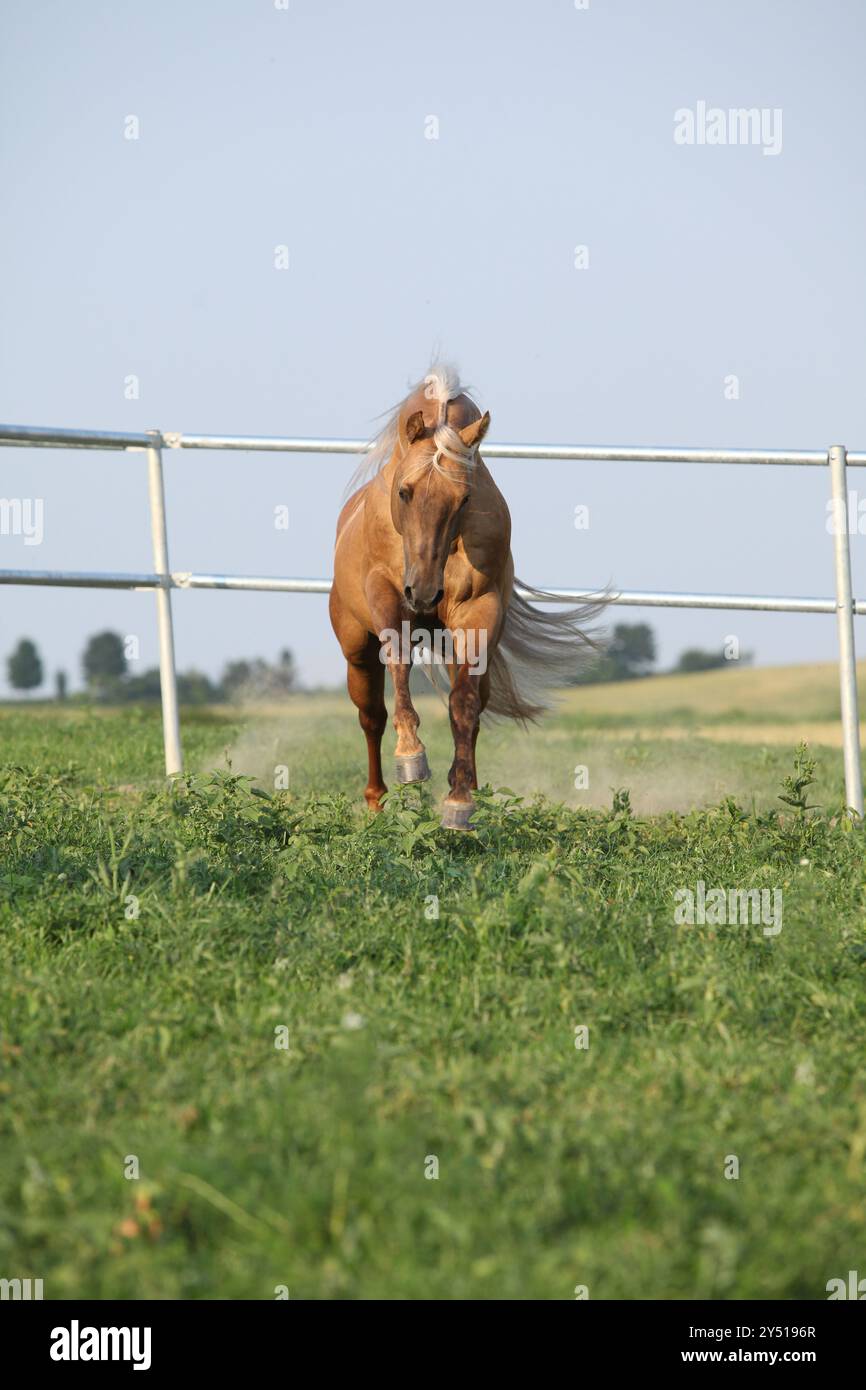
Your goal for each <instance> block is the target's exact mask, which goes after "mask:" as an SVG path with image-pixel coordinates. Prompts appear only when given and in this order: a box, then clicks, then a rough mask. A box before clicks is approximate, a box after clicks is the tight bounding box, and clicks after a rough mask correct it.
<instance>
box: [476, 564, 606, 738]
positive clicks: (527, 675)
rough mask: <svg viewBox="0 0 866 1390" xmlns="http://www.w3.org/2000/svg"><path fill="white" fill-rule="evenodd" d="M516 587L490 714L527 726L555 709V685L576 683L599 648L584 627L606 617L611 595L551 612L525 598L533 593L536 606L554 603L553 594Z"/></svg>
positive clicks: (493, 676)
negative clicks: (603, 614)
mask: <svg viewBox="0 0 866 1390" xmlns="http://www.w3.org/2000/svg"><path fill="white" fill-rule="evenodd" d="M514 585H515V587H514V590H513V591H512V594H511V599H510V601H509V604H508V608H507V609H506V612H505V624H504V626H503V629H502V634H501V636H500V638H499V642H498V644H497V647H496V650H495V651H494V653H493V655H492V657H491V658H490V661H489V664H488V670H489V672H490V699H489V701H488V704H487V712H488V713H489V714H493V715H501V716H503V717H504V718H506V719H515V720H517V722H518V723H519V724H523V725H526V723H527V722H530V721H531V722H533V723H534V722H535V721H536V720H537V719H538V718H539V716H540V715H542V714H544V712H545V710H548V709H549V708H550V700H549V698H548V692H549V690H550V687H551V686H555V685H570V684H573V682H574V680H575V678H576V677H577V676H578V675H579V674H580V673H581V671H582V670H585V669H586V667H587V665H588V664H589V663H590V661H591V660H592V656H593V654H596V653H598V651H599V650H600V647H599V642H598V638H597V636H596V635H594V634H592V633H591V632H588V631H587V630H586V626H585V625H586V624H587V623H591V622H592V621H593V619H594V618H597V617H598V615H599V614H600V613H601V611H602V610H603V608H604V607H605V602H606V596H605V595H604V594H600V595H598V596H597V597H592V598H591V599H590V601H589V602H588V603H584V604H581V605H580V606H579V607H577V608H566V609H559V610H557V611H556V612H553V613H550V612H547V611H546V610H544V609H541V608H536V607H534V606H533V604H532V603H529V602H528V601H527V599H526V598H524V597H523V594H527V593H528V594H529V595H530V596H531V598H532V599H534V601H535V603H545V602H547V603H551V602H555V599H553V597H552V596H551V595H550V594H546V593H545V592H544V590H543V589H535V588H532V586H531V585H529V584H523V583H522V582H521V581H520V580H519V579H515V581H514ZM518 587H519V588H520V589H521V590H522V591H523V593H522V594H519V593H518V592H517V589H518Z"/></svg>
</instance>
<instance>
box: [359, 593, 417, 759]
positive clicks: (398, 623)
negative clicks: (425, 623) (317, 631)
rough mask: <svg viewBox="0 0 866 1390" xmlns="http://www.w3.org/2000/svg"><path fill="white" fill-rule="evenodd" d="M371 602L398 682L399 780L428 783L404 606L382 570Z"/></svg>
mask: <svg viewBox="0 0 866 1390" xmlns="http://www.w3.org/2000/svg"><path fill="white" fill-rule="evenodd" d="M366 593H367V602H368V603H369V605H370V613H371V616H372V619H373V623H374V626H375V629H376V632H377V633H378V634H379V641H380V642H381V643H382V650H383V657H384V661H385V664H386V665H387V667H388V670H389V671H390V673H391V680H392V681H393V684H394V728H395V730H396V732H397V747H396V749H395V753H394V758H395V770H396V775H397V781H398V782H404V783H405V782H426V781H427V779H428V777H429V776H430V766H429V764H428V762H427V752H426V750H425V748H424V745H423V743H422V742H421V740H420V738H419V737H418V726H419V724H420V723H421V718H420V715H419V714H418V711H417V710H416V709H415V706H414V705H413V704H412V697H411V695H410V694H409V675H410V672H411V670H412V650H411V645H410V644H408V643H407V642H406V641H405V640H404V637H405V631H406V628H408V623H406V624H405V626H404V618H403V605H402V602H401V599H400V597H399V595H398V594H397V592H396V590H395V589H394V586H393V584H392V583H391V581H390V580H389V579H388V578H387V576H384V575H382V574H381V573H379V572H374V573H372V574H371V575H370V576H369V577H368V580H367V585H366Z"/></svg>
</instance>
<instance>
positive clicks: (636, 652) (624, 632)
mask: <svg viewBox="0 0 866 1390" xmlns="http://www.w3.org/2000/svg"><path fill="white" fill-rule="evenodd" d="M607 657H608V660H609V661H610V662H612V664H613V667H614V669H615V671H616V672H617V674H616V676H615V677H614V679H615V680H630V679H631V678H632V677H634V676H646V675H649V670H650V667H651V666H654V665H655V660H656V639H655V633H654V632H653V630H652V628H651V627H650V625H649V623H617V625H616V627H615V628H614V630H613V638H612V639H611V642H610V644H609V646H608V648H607Z"/></svg>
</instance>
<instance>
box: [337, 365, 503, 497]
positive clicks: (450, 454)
mask: <svg viewBox="0 0 866 1390" xmlns="http://www.w3.org/2000/svg"><path fill="white" fill-rule="evenodd" d="M422 390H423V392H424V396H425V398H426V399H427V400H428V401H436V402H437V403H438V410H437V423H436V427H435V429H434V432H433V446H434V452H433V454H432V456H431V458H430V459H429V461H428V462H427V463H425V464H424V465H422V467H424V468H431V469H435V471H436V472H437V473H442V474H445V473H446V472H447V470H446V469H445V468H444V467H443V466H442V460H443V458H444V459H448V460H449V461H450V462H451V463H456V464H457V465H458V466H459V467H461V468H463V469H464V470H465V472H466V473H467V474H468V473H469V472H470V471H471V469H472V467H473V465H474V463H475V455H476V451H477V448H478V446H477V445H472V446H471V447H467V446H466V445H465V444H464V443H463V440H462V439H461V438H460V435H459V434H458V432H457V430H455V429H454V427H453V425H449V424H448V423H447V414H448V402H449V401H453V400H454V399H455V398H456V397H457V396H468V395H469V393H468V390H467V388H466V387H465V386H462V385H461V384H460V373H459V372H458V371H457V369H456V367H452V366H449V365H447V364H445V363H438V362H437V363H434V365H433V366H431V368H430V370H429V372H428V373H427V375H426V376H425V377H424V378H423V379H422V380H421V381H418V382H416V383H415V385H414V386H412V387H411V388H410V389H409V391H407V393H406V395H405V396H404V397H403V399H402V401H400V402H399V404H398V405H396V406H395V407H394V409H393V410H392V411H391V414H390V415H389V417H388V419H387V421H386V422H385V424H384V425H383V427H382V429H381V430H380V431H379V433H378V434H377V435H376V436H375V437H374V438H373V439H372V440H371V441H370V444H369V445H368V448H367V452H366V455H365V457H364V458H363V459H362V461H361V463H360V464H359V465H358V467H357V468H356V470H355V472H354V473H353V474H352V477H351V479H350V481H349V486H348V488H347V492H350V493H351V492H354V491H355V490H356V488H359V487H361V486H362V485H363V484H364V483H366V482H369V481H370V479H372V478H375V477H376V476H377V475H378V474H379V473H381V472H382V469H383V468H384V467H385V465H386V464H387V463H388V461H389V460H390V459H391V457H392V456H393V454H394V453H395V451H397V450H400V451H401V453H405V447H404V446H403V445H402V442H401V439H400V417H401V415H402V413H403V411H404V410H405V409H406V405H407V403H408V402H409V401H410V400H411V398H412V397H413V396H415V395H417V394H418V392H419V391H422ZM470 399H471V398H470Z"/></svg>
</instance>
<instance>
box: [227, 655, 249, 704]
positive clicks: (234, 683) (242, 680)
mask: <svg viewBox="0 0 866 1390" xmlns="http://www.w3.org/2000/svg"><path fill="white" fill-rule="evenodd" d="M252 676H253V665H252V663H251V662H249V661H230V662H228V664H227V665H226V667H225V668H224V670H223V673H222V675H221V676H220V682H219V684H220V692H221V694H222V697H223V699H224V700H234V699H235V698H236V697H237V696H239V695H240V693H241V691H243V690H245V689H246V688H247V687H248V686H249V684H250V681H251V680H252Z"/></svg>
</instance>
